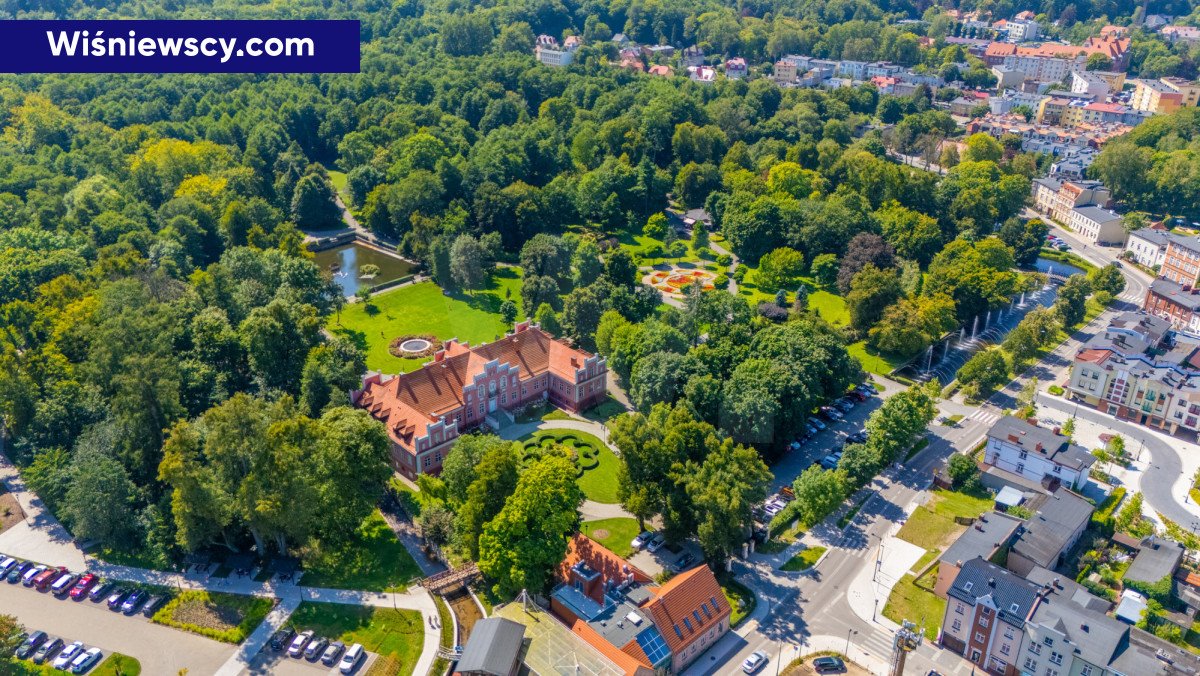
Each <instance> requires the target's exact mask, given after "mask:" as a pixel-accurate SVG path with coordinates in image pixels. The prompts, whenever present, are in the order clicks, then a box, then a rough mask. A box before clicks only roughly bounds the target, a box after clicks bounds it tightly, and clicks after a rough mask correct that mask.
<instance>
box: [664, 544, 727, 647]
mask: <svg viewBox="0 0 1200 676" xmlns="http://www.w3.org/2000/svg"><path fill="white" fill-rule="evenodd" d="M714 601H715V602H716V604H717V605H716V613H715V614H714V613H713V612H712V603H713V602H714ZM645 607H646V609H647V610H648V611H649V612H650V614H651V615H652V616H653V617H654V624H656V625H657V626H658V631H659V633H661V634H662V636H663V638H664V639H665V640H666V642H667V646H668V647H669V648H670V649H671V652H672V653H674V654H678V653H679V652H680V651H682V650H683V649H684V648H686V647H687V646H688V645H689V644H690V643H691V642H692V641H694V640H696V639H698V638H699V637H700V636H701V635H703V634H704V632H706V631H708V629H709V628H711V627H713V626H715V625H716V624H717V623H719V622H720V621H721V620H722V619H724V618H727V617H729V615H730V613H731V612H732V609H731V608H730V607H729V601H728V600H727V599H726V598H725V593H724V592H723V591H721V585H719V584H717V578H716V576H714V575H713V572H712V569H710V568H709V567H708V566H697V567H695V568H693V569H691V570H689V571H687V572H684V573H680V574H679V575H676V576H675V577H673V578H671V579H670V580H667V582H666V584H664V585H663V586H662V587H661V588H660V589H659V590H658V592H657V594H656V595H655V598H654V599H653V600H651V601H650V603H648V604H646V606H645ZM706 609H707V610H708V612H707V613H706V612H705V610H706ZM685 619H686V620H687V621H686V622H685V621H684V620H685ZM689 625H690V628H689Z"/></svg>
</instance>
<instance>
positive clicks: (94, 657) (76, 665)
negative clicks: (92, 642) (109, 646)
mask: <svg viewBox="0 0 1200 676" xmlns="http://www.w3.org/2000/svg"><path fill="white" fill-rule="evenodd" d="M102 656H103V653H101V652H100V649H99V648H89V649H88V651H87V652H86V653H84V654H82V655H80V656H78V657H76V658H75V659H73V660H71V673H73V674H82V673H83V672H85V671H87V670H88V669H91V668H92V667H93V666H95V665H96V663H97V662H99V661H100V658H101V657H102Z"/></svg>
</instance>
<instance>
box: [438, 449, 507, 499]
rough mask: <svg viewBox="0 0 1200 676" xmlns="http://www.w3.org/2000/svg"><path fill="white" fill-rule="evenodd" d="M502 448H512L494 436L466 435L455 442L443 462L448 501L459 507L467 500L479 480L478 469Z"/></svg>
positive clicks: (443, 479)
mask: <svg viewBox="0 0 1200 676" xmlns="http://www.w3.org/2000/svg"><path fill="white" fill-rule="evenodd" d="M501 446H504V447H511V446H512V442H509V441H505V440H503V439H501V438H500V437H498V436H496V435H494V434H464V435H461V436H459V437H458V438H457V439H455V440H454V445H453V446H451V447H450V452H449V453H447V454H446V459H445V460H444V461H442V473H441V475H440V476H441V479H442V481H443V482H445V484H446V500H447V502H449V503H450V506H451V507H457V506H459V505H461V504H462V503H463V502H466V500H467V489H468V488H469V487H470V486H471V484H472V483H474V481H475V479H476V478H478V476H479V475H478V471H477V468H478V467H479V464H480V462H482V461H483V457H484V456H485V455H487V454H488V452H489V451H491V450H493V449H495V448H499V447H501Z"/></svg>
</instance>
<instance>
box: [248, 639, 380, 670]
mask: <svg viewBox="0 0 1200 676" xmlns="http://www.w3.org/2000/svg"><path fill="white" fill-rule="evenodd" d="M270 646H271V649H272V650H274V651H275V652H284V651H286V652H287V654H288V656H289V657H294V658H297V659H305V660H308V661H309V662H317V661H320V662H321V664H324V665H325V666H328V667H332V666H333V665H335V664H336V665H337V667H338V671H340V672H341V673H343V674H350V673H353V672H354V670H355V669H356V668H358V665H359V663H360V662H362V661H363V658H364V656H365V655H366V650H365V649H364V648H363V646H362V644H361V643H355V644H354V645H351V646H350V647H349V648H347V647H346V645H345V644H344V643H342V642H341V641H334V642H332V643H330V642H329V639H327V638H322V637H320V636H316V635H315V633H314V632H312V631H302V632H300V633H299V634H297V633H296V632H295V630H294V629H291V628H290V627H284V628H283V629H280V630H279V631H277V632H275V634H274V635H272V636H271V641H270Z"/></svg>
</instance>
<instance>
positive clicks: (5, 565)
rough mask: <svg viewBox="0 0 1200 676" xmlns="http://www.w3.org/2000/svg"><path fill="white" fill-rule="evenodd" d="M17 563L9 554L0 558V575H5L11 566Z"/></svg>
mask: <svg viewBox="0 0 1200 676" xmlns="http://www.w3.org/2000/svg"><path fill="white" fill-rule="evenodd" d="M15 565H17V560H16V559H14V558H13V557H11V556H6V557H4V558H3V559H0V575H7V574H8V571H10V570H12V567H13V566H15Z"/></svg>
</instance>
